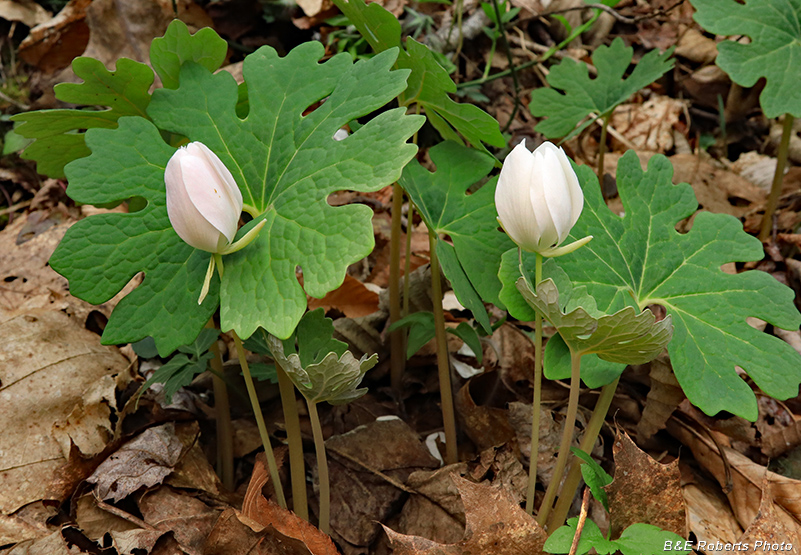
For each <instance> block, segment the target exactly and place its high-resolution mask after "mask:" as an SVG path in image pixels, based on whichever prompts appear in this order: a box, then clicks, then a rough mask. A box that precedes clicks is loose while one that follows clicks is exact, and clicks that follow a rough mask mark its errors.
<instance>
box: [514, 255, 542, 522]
mask: <svg viewBox="0 0 801 555" xmlns="http://www.w3.org/2000/svg"><path fill="white" fill-rule="evenodd" d="M518 255H519V257H520V266H521V267H520V270H521V272H522V270H523V267H522V266H523V262H522V251H521V250H520V249H519V248H518ZM535 256H536V265H535V267H534V268H535V269H534V281H535V284H534V292H535V293H536V287H537V285H539V283H540V281H542V255H541V254H539V253H536V254H535ZM524 277H525V275H524ZM542 355H543V353H542V314H541V313H540V312H539V311H537V315H536V316H535V318H534V398H533V400H532V402H531V457H530V458H529V462H528V493H527V494H526V512H527V513H528V514H530V515H533V514H534V495H535V492H536V490H537V462H538V460H539V452H540V433H539V432H540V404H541V399H542Z"/></svg>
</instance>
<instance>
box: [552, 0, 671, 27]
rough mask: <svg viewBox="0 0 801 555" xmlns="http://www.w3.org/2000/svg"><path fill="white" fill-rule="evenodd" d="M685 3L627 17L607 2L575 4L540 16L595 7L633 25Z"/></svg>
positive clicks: (666, 12)
mask: <svg viewBox="0 0 801 555" xmlns="http://www.w3.org/2000/svg"><path fill="white" fill-rule="evenodd" d="M683 3H684V0H678V1H677V2H674V3H673V4H672V5H671V6H669V7H667V8H657V9H656V10H654V11H652V12H651V13H647V14H645V15H638V16H637V17H626V16H625V15H623V14H621V13H620V12H617V11H615V9H614V8H611V7H609V6H607V5H606V4H584V5H583V6H574V7H572V8H564V9H562V10H554V11H552V12H547V13H542V14H539V16H540V17H545V16H549V15H554V14H562V13H567V12H575V11H578V10H586V9H588V8H593V9H596V10H601V11H604V12H606V13H608V14H609V15H611V16H612V17H614V18H615V19H617V20H618V21H620V22H621V23H628V24H629V25H633V24H635V23H639V22H640V21H644V20H646V19H653V18H655V17H659V16H663V15H667V14H668V13H669V12H671V11H672V10H674V9H675V8H677V7H678V6H679V5H680V4H683Z"/></svg>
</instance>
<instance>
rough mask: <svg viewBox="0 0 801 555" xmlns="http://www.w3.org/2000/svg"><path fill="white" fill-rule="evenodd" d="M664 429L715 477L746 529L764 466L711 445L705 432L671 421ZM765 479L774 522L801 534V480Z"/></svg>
mask: <svg viewBox="0 0 801 555" xmlns="http://www.w3.org/2000/svg"><path fill="white" fill-rule="evenodd" d="M667 429H668V431H669V432H670V433H671V435H673V436H674V437H675V438H676V439H678V440H679V441H681V442H682V443H683V444H684V445H686V446H687V447H689V448H690V450H691V451H692V453H693V456H694V457H695V460H696V461H698V462H699V463H700V464H701V466H703V467H704V468H705V469H706V470H707V471H708V472H710V473H711V474H712V475H713V476H714V477H715V479H716V480H717V481H718V483H719V484H720V485H721V487H722V488H723V490H724V491H728V492H729V493H728V494H727V495H728V498H729V504H730V505H731V507H732V510H733V511H734V514H735V515H736V516H737V520H738V522H739V523H740V525H741V526H743V527H747V526H749V525H750V524H751V523H752V522H753V521H754V519H755V518H756V516H757V508H758V507H759V505H760V503H761V499H762V486H761V484H762V480H763V479H764V476H765V472H766V470H765V467H764V466H762V465H760V464H757V463H755V462H754V461H752V460H751V459H749V458H748V457H746V456H745V455H742V454H740V453H739V452H737V451H735V450H734V449H731V448H729V447H726V446H722V445H717V444H715V442H713V441H712V440H711V439H710V437H709V434H708V433H707V432H704V431H702V430H700V429H696V427H694V426H691V425H690V424H685V423H683V422H680V421H679V420H677V419H675V418H672V419H671V420H670V421H669V422H668V426H667ZM721 450H722V454H721ZM724 457H725V459H724ZM724 461H725V462H724ZM767 476H768V480H769V487H770V492H771V496H772V498H773V499H774V504H775V505H776V507H775V508H776V511H775V514H776V515H777V517H776V518H777V520H779V521H781V522H782V523H783V524H784V526H785V527H787V529H788V530H790V531H791V532H792V533H794V534H801V481H799V480H793V479H791V478H786V477H784V476H781V475H779V474H776V473H774V472H770V471H767Z"/></svg>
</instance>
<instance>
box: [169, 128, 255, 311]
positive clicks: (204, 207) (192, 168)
mask: <svg viewBox="0 0 801 555" xmlns="http://www.w3.org/2000/svg"><path fill="white" fill-rule="evenodd" d="M164 183H165V185H166V187H167V215H168V216H169V218H170V223H171V224H172V227H173V228H174V229H175V232H176V233H177V234H178V236H179V237H180V238H181V239H183V240H184V241H185V242H186V243H187V244H189V245H190V246H192V247H195V248H196V249H200V250H204V251H207V252H210V253H212V256H211V260H210V261H209V268H208V270H207V271H206V278H205V279H204V281H203V287H202V289H201V291H200V298H199V299H198V304H200V303H202V302H203V299H205V298H206V295H207V294H208V292H209V284H210V283H211V276H212V275H213V274H214V268H215V266H216V267H217V269H218V271H219V273H220V276H222V274H223V262H222V255H224V254H231V253H233V252H236V251H238V250H240V249H241V248H243V247H245V246H246V245H247V244H248V243H250V242H251V241H253V239H255V238H256V235H257V234H258V232H259V231H260V230H261V228H262V227H263V226H264V223H265V222H264V220H262V221H261V222H259V223H258V224H257V225H255V226H254V227H253V228H252V229H251V230H250V231H248V232H247V233H246V234H245V235H244V236H243V237H242V238H240V239H239V240H238V241H236V242H234V237H235V236H236V232H237V229H238V227H239V216H240V214H241V213H242V207H243V202H242V193H241V192H240V191H239V187H238V186H237V184H236V181H235V180H234V177H233V176H232V175H231V172H230V171H229V170H228V168H226V167H225V164H223V163H222V160H220V159H219V158H218V157H217V155H216V154H214V153H213V152H212V151H211V150H210V149H209V148H208V147H207V146H206V145H204V144H203V143H200V142H194V143H189V144H188V145H186V146H183V147H181V148H179V149H178V150H177V151H176V152H175V154H173V155H172V158H170V161H169V162H167V168H166V170H165V172H164Z"/></svg>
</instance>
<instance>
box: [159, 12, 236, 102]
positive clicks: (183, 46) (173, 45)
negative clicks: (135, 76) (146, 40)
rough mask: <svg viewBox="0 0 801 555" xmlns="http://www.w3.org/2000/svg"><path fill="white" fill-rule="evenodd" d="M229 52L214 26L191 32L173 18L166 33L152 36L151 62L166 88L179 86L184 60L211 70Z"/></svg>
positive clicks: (184, 24)
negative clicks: (191, 33) (155, 36)
mask: <svg viewBox="0 0 801 555" xmlns="http://www.w3.org/2000/svg"><path fill="white" fill-rule="evenodd" d="M227 53H228V43H227V42H225V41H224V40H223V39H222V38H220V35H218V34H217V33H216V32H215V31H214V29H211V28H210V27H206V28H203V29H200V30H199V31H198V32H197V33H195V34H194V35H190V34H189V29H188V28H187V27H186V23H184V22H183V21H181V20H180V19H174V20H173V21H172V23H170V25H169V27H167V31H165V33H164V36H163V37H159V38H157V39H153V42H152V43H151V44H150V63H151V64H152V65H153V69H154V70H156V73H157V74H158V76H159V77H160V78H161V84H162V85H163V86H164V87H165V88H168V89H177V88H178V78H179V76H180V73H181V66H182V65H183V64H185V63H186V62H195V63H196V64H200V65H201V66H203V67H205V68H206V69H208V70H209V71H216V70H218V69H219V68H220V66H222V64H223V62H224V61H225V55H226V54H227Z"/></svg>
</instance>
